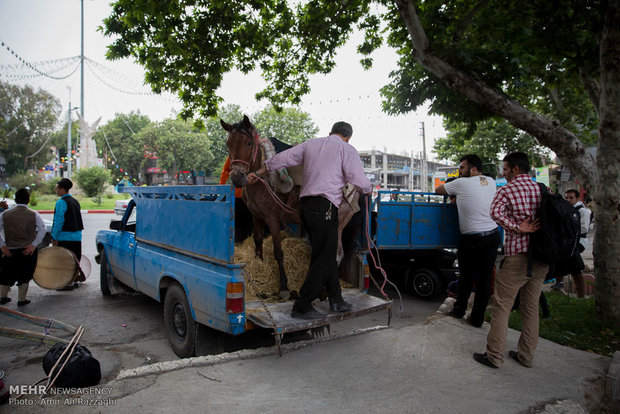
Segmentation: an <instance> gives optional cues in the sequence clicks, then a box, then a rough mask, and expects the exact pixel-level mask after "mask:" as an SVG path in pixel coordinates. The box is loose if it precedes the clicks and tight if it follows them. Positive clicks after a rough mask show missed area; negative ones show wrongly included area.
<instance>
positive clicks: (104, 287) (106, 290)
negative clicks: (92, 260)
mask: <svg viewBox="0 0 620 414" xmlns="http://www.w3.org/2000/svg"><path fill="white" fill-rule="evenodd" d="M99 263H101V264H100V265H99V287H100V288H101V294H102V295H103V296H110V295H112V291H111V290H110V284H111V283H112V281H111V278H112V275H111V274H110V272H108V258H107V257H106V254H105V249H102V250H101V254H100V256H99Z"/></svg>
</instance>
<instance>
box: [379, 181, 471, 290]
mask: <svg viewBox="0 0 620 414" xmlns="http://www.w3.org/2000/svg"><path fill="white" fill-rule="evenodd" d="M372 210H373V213H372V216H373V218H372V239H373V241H374V245H375V249H374V250H375V251H378V252H379V257H380V258H381V265H382V267H383V268H384V269H385V270H386V272H387V274H388V275H389V277H390V279H393V281H394V282H396V283H400V284H401V285H403V286H404V287H405V288H406V289H407V290H409V291H410V292H412V293H413V294H415V295H416V296H418V297H421V298H423V299H432V298H434V297H436V296H438V295H440V294H442V293H444V292H445V289H446V286H447V284H448V283H449V282H451V281H453V280H456V279H457V278H458V276H459V270H458V264H457V260H456V259H457V258H456V253H455V251H456V248H457V247H458V241H459V237H460V233H459V222H458V211H457V208H456V204H450V203H449V202H448V198H447V197H444V196H441V195H437V194H434V193H421V192H411V191H390V190H384V191H379V194H378V196H377V197H376V199H375V201H374V205H373V208H372ZM369 261H370V262H371V263H370V264H371V271H372V273H373V274H376V275H378V274H379V273H378V270H376V269H375V268H374V266H373V263H372V260H369Z"/></svg>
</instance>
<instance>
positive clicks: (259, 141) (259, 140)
mask: <svg viewBox="0 0 620 414" xmlns="http://www.w3.org/2000/svg"><path fill="white" fill-rule="evenodd" d="M237 131H239V132H241V133H242V134H244V135H247V136H248V137H250V138H252V140H253V141H254V149H253V153H252V159H251V160H250V162H248V161H245V160H240V159H231V160H230V165H231V166H232V165H233V164H234V163H241V164H245V165H247V166H248V170H250V169H251V168H252V164H254V162H255V161H256V157H257V156H258V149H259V147H260V144H262V143H263V142H265V141H266V140H265V139H262V138H261V137H259V136H258V134H257V133H256V131H253V133H250V131H248V130H247V129H245V128H243V129H237ZM258 179H259V180H260V182H261V183H263V185H264V186H265V187H266V188H267V192H268V193H269V195H270V196H271V198H272V199H273V201H275V203H276V204H277V205H278V206H279V207H280V208H281V209H282V210H284V211H286V212H287V213H290V214H297V211H295V210H293V209H292V208H291V207H290V205H289V203H290V202H291V200H292V199H293V197H292V192H291V195H290V196H289V199H288V202H287V203H286V204H285V203H284V202H283V201H282V200H280V197H278V195H277V194H276V193H275V192H274V191H273V189H272V188H271V186H270V185H269V183H268V182H267V181H265V180H263V179H262V178H260V177H258Z"/></svg>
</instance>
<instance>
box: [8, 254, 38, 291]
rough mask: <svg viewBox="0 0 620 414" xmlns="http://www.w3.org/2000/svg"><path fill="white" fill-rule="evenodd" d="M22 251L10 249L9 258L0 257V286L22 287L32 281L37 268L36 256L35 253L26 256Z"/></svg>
mask: <svg viewBox="0 0 620 414" xmlns="http://www.w3.org/2000/svg"><path fill="white" fill-rule="evenodd" d="M23 252H24V249H23V248H21V249H11V256H10V257H9V256H2V259H1V260H0V266H1V267H2V269H1V270H0V285H4V286H13V285H14V284H16V283H17V284H18V285H22V284H24V283H28V282H30V281H31V280H32V275H33V274H34V271H35V269H36V268H37V254H38V251H37V250H36V249H35V251H34V252H33V253H32V254H31V255H29V256H26V255H25V254H24V253H23Z"/></svg>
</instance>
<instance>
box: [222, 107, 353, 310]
mask: <svg viewBox="0 0 620 414" xmlns="http://www.w3.org/2000/svg"><path fill="white" fill-rule="evenodd" d="M220 124H221V125H222V128H224V129H225V130H226V131H227V132H228V139H227V141H226V146H227V147H228V156H229V158H230V167H231V173H230V179H231V181H232V183H233V184H234V185H235V186H236V187H243V188H244V191H243V193H242V198H243V201H244V202H245V203H246V205H247V206H248V209H249V210H250V212H251V213H252V215H253V217H254V219H253V220H254V235H253V237H254V245H255V248H254V252H255V253H256V256H257V257H259V258H260V259H261V260H262V259H263V237H264V234H265V225H267V226H268V227H269V231H270V232H271V235H272V240H273V255H274V257H275V259H276V262H278V270H279V272H280V293H279V294H280V297H281V298H283V299H288V298H289V296H290V292H289V289H288V287H287V278H286V273H285V271H284V262H283V259H284V255H283V253H282V244H281V240H280V229H281V227H282V226H283V225H284V224H285V223H287V222H288V223H295V224H297V225H300V224H301V219H300V217H299V192H300V187H299V185H295V186H294V187H293V189H292V190H291V191H290V193H288V194H282V193H280V192H278V191H277V190H274V189H271V187H269V184H268V183H267V182H266V181H260V182H257V183H255V184H253V185H247V184H248V181H247V175H248V174H249V173H250V172H254V171H256V170H258V169H259V168H260V167H261V166H262V165H263V162H264V154H263V151H261V148H260V146H261V143H262V142H263V140H262V139H261V138H260V137H259V136H258V133H257V132H256V128H255V127H254V125H252V123H251V122H250V120H249V119H248V117H247V116H244V117H243V120H242V121H241V122H238V123H236V124H232V125H231V124H227V123H226V122H224V121H223V120H221V119H220ZM291 170H292V169H291ZM291 172H292V171H291ZM350 191H353V190H350ZM351 195H352V197H350V199H351V200H350V202H351V204H350V203H349V202H347V201H346V200H345V201H343V202H342V204H341V205H340V206H339V208H338V252H337V261H338V263H340V261H341V260H342V258H343V257H344V252H343V249H342V241H341V236H342V230H343V229H344V227H345V226H346V225H347V224H348V223H349V221H350V220H351V218H352V217H353V214H354V213H355V212H354V208H353V205H355V206H357V202H358V198H359V193H358V192H357V191H354V193H352V194H351Z"/></svg>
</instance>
